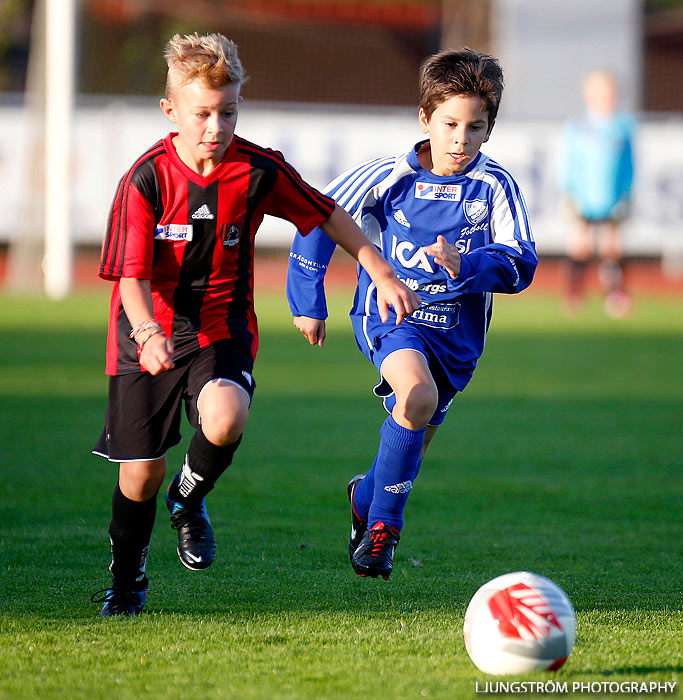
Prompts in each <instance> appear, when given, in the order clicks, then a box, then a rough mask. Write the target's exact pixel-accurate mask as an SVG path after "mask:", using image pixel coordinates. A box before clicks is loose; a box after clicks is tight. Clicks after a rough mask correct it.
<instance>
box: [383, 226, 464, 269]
mask: <svg viewBox="0 0 683 700" xmlns="http://www.w3.org/2000/svg"><path fill="white" fill-rule="evenodd" d="M454 245H455V247H456V249H457V251H458V253H460V254H461V255H464V254H465V253H469V252H470V248H471V246H472V239H471V238H468V239H467V240H460V241H456V242H455V243H454ZM391 259H392V260H397V261H398V262H399V263H401V265H402V266H403V267H405V268H407V269H409V270H410V269H412V268H414V267H418V268H420V269H421V270H424V271H425V272H430V273H432V274H434V266H433V265H432V264H431V263H430V262H429V256H428V255H427V254H426V253H425V252H424V250H422V248H421V247H420V246H417V245H415V244H414V243H411V242H410V241H399V240H398V238H397V237H396V235H395V234H392V236H391Z"/></svg>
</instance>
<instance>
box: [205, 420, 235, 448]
mask: <svg viewBox="0 0 683 700" xmlns="http://www.w3.org/2000/svg"><path fill="white" fill-rule="evenodd" d="M245 425H246V418H245V419H242V418H241V417H240V416H232V415H230V416H227V415H211V414H209V415H207V416H202V432H203V433H204V435H205V436H206V439H207V440H208V441H209V442H212V443H213V444H214V445H218V446H219V447H224V446H226V445H232V443H233V442H236V441H237V440H238V438H239V436H240V435H241V434H242V433H243V432H244V428H245Z"/></svg>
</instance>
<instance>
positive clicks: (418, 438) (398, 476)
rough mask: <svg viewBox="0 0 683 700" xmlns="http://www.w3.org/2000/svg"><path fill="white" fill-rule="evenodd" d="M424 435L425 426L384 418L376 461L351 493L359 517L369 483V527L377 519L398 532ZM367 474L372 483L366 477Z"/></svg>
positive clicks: (415, 472) (415, 475)
mask: <svg viewBox="0 0 683 700" xmlns="http://www.w3.org/2000/svg"><path fill="white" fill-rule="evenodd" d="M424 435H425V429H424V428H422V429H421V430H410V429H409V428H404V427H403V426H400V425H399V424H398V423H397V422H396V421H395V420H394V419H393V417H392V416H389V417H388V418H387V419H386V421H384V424H383V425H382V428H381V429H380V443H379V450H378V451H377V457H376V458H375V463H374V464H373V467H372V469H371V470H370V472H368V475H367V476H366V477H365V479H363V481H362V482H361V483H360V484H359V485H358V487H357V488H356V493H355V494H354V495H355V499H354V500H355V506H356V509H357V512H358V514H359V515H361V516H362V514H363V510H362V506H363V505H364V502H365V501H366V499H367V496H368V495H369V494H368V492H369V487H370V485H371V484H372V497H371V502H370V504H369V508H368V517H367V520H368V525H369V527H372V525H374V524H375V523H377V522H382V523H384V524H385V525H386V526H391V527H394V528H396V529H397V530H399V531H400V530H401V528H402V527H403V509H404V507H405V504H406V501H407V500H408V495H409V493H410V490H411V489H412V487H413V482H414V481H415V478H416V477H417V474H418V471H419V469H420V461H421V460H420V451H421V450H422V444H423V443H424ZM370 476H371V478H372V482H370V480H369V479H368V477H370ZM366 482H367V484H366Z"/></svg>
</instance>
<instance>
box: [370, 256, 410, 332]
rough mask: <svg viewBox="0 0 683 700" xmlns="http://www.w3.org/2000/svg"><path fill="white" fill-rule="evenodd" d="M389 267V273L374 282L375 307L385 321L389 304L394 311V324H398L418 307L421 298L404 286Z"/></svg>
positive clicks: (387, 317)
mask: <svg viewBox="0 0 683 700" xmlns="http://www.w3.org/2000/svg"><path fill="white" fill-rule="evenodd" d="M389 269H390V274H389V275H388V276H387V277H385V278H383V279H381V280H378V281H377V282H376V283H375V284H376V287H377V309H378V311H379V316H380V318H381V319H382V321H383V322H384V323H386V322H387V321H388V320H389V307H390V306H391V307H392V308H393V309H394V312H395V313H396V325H397V326H398V325H399V324H400V323H401V322H402V321H403V319H404V318H407V317H408V316H410V314H412V313H413V311H415V310H416V309H417V308H419V306H420V303H421V300H420V297H419V296H418V295H417V294H416V293H415V292H414V291H413V290H412V289H409V288H408V287H406V285H405V284H403V282H401V280H399V279H398V277H396V275H395V273H394V271H393V269H391V268H389Z"/></svg>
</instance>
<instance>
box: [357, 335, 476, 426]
mask: <svg viewBox="0 0 683 700" xmlns="http://www.w3.org/2000/svg"><path fill="white" fill-rule="evenodd" d="M358 347H359V348H360V349H361V351H362V352H363V354H364V355H365V356H366V357H367V358H368V359H369V360H370V361H371V362H372V363H373V364H374V365H375V367H376V368H377V371H378V372H379V374H380V381H379V382H378V383H377V384H376V385H375V387H374V388H373V393H374V394H375V396H379V397H380V398H381V399H382V400H383V403H384V408H385V410H386V411H387V413H391V411H392V409H393V408H394V406H395V405H396V395H395V394H394V390H393V389H392V388H391V385H390V384H389V382H387V380H386V379H384V377H382V363H383V362H384V360H385V359H386V358H387V357H389V355H391V354H392V353H394V352H396V351H397V350H415V351H416V352H419V353H420V354H421V355H422V356H423V357H424V358H425V359H426V360H427V365H428V366H429V371H430V372H431V373H432V377H433V379H434V383H435V384H436V388H437V391H438V400H437V405H436V411H435V412H434V415H433V416H432V417H431V418H430V419H429V423H428V425H433V426H436V425H441V424H442V423H443V422H444V420H445V419H446V413H448V409H449V408H450V405H451V403H452V401H453V398H454V397H455V395H456V394H457V393H458V390H457V389H456V388H455V387H454V386H453V384H452V383H451V381H450V379H449V377H448V374H447V372H446V370H445V369H444V367H443V365H442V364H441V362H440V361H439V358H438V356H437V354H436V353H435V352H434V350H433V348H432V347H431V346H430V344H429V342H428V341H427V339H426V338H425V337H423V336H422V335H421V334H419V333H418V332H416V330H415V327H414V326H410V325H408V324H405V323H403V324H401V325H400V326H398V327H397V328H396V329H395V330H392V331H391V332H390V333H387V335H385V336H383V337H381V338H377V339H376V340H375V347H374V348H372V350H370V349H368V347H367V344H365V345H361V343H358ZM467 374H468V375H469V374H471V372H468V373H467Z"/></svg>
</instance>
